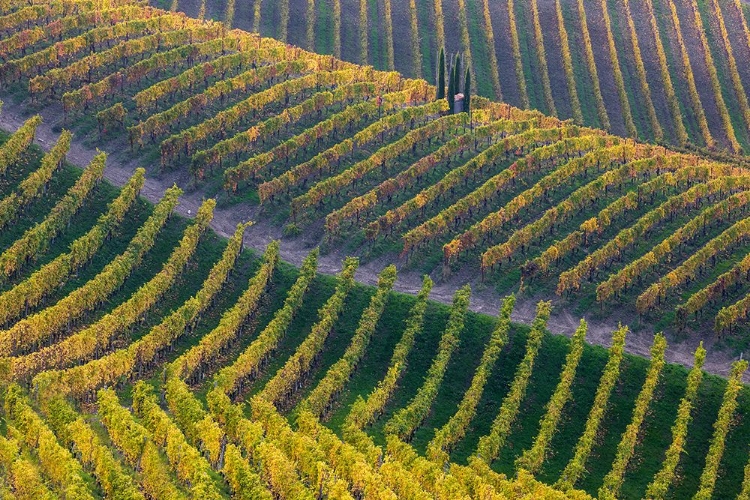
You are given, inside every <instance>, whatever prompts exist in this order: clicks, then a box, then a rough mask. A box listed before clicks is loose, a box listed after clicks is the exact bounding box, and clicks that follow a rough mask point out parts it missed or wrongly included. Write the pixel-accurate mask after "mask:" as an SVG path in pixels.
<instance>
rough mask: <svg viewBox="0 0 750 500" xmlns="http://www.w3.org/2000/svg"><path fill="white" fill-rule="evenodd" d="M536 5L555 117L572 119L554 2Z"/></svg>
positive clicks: (544, 0) (539, 1)
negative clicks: (555, 112)
mask: <svg viewBox="0 0 750 500" xmlns="http://www.w3.org/2000/svg"><path fill="white" fill-rule="evenodd" d="M537 3H538V5H539V22H540V23H541V25H542V32H543V33H544V48H545V52H546V53H547V68H548V70H549V81H550V86H551V87H552V97H553V99H554V101H555V107H556V108H557V115H558V117H559V118H563V119H565V118H572V117H573V111H572V109H571V107H570V95H569V94H568V81H567V79H566V77H565V67H564V66H563V58H562V49H561V47H560V43H561V42H560V30H559V29H558V27H557V12H556V11H555V0H538V2H537Z"/></svg>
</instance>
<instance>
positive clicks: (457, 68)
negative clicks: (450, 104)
mask: <svg viewBox="0 0 750 500" xmlns="http://www.w3.org/2000/svg"><path fill="white" fill-rule="evenodd" d="M460 93H461V55H460V54H456V64H455V65H454V67H453V95H454V96H455V95H456V94H460Z"/></svg>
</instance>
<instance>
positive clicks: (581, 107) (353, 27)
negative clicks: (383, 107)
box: [153, 0, 750, 153]
mask: <svg viewBox="0 0 750 500" xmlns="http://www.w3.org/2000/svg"><path fill="white" fill-rule="evenodd" d="M153 3H154V4H157V5H159V6H162V7H164V8H167V9H168V8H170V7H172V8H176V9H178V10H180V11H184V12H186V13H188V14H189V15H192V16H194V17H201V18H202V17H204V16H205V18H206V19H209V18H213V19H216V20H218V21H224V22H226V20H227V19H230V21H229V25H231V26H232V27H238V28H242V29H245V30H247V31H255V32H259V33H260V34H262V35H263V36H270V37H274V38H277V39H280V40H283V41H288V42H289V43H292V44H295V45H298V46H300V47H304V48H307V49H310V50H312V51H314V52H319V53H326V54H333V55H336V56H337V57H340V58H343V59H345V60H347V61H352V62H356V63H360V64H364V65H373V66H374V67H375V68H377V69H381V70H393V69H395V70H397V71H399V72H401V73H402V74H404V75H409V76H412V77H417V78H422V77H424V78H426V79H427V80H428V81H430V82H431V83H435V79H436V70H435V68H436V67H437V56H438V52H439V50H440V47H445V49H446V51H447V53H448V54H452V53H458V52H460V53H462V54H464V56H465V59H466V60H467V61H469V62H471V63H472V66H471V69H472V75H473V76H474V77H475V78H474V80H473V81H474V82H475V90H476V91H477V92H478V93H479V94H480V95H483V96H486V97H489V98H493V99H498V100H502V101H505V102H509V103H511V104H513V105H515V106H518V107H520V108H534V109H538V110H540V111H542V112H544V113H546V114H549V115H556V116H558V117H560V118H564V119H568V118H571V119H573V120H574V121H575V122H576V123H579V124H582V125H587V126H591V127H598V128H603V129H606V130H609V131H611V132H612V133H614V134H617V135H621V136H630V137H638V138H640V139H642V140H644V141H654V140H656V141H659V142H662V143H665V144H672V145H675V146H685V145H690V146H691V147H694V148H695V147H697V148H708V149H723V150H727V151H734V152H738V153H742V152H744V151H748V146H749V145H750V143H749V142H748V141H750V135H748V134H750V132H749V131H750V107H749V106H748V99H747V91H746V90H747V89H748V86H750V70H748V69H747V68H748V67H750V64H748V61H750V32H749V31H748V27H747V17H748V6H747V4H746V3H744V2H743V0H729V1H721V0H646V1H641V2H632V1H629V0H601V1H593V2H584V1H582V0H573V1H561V0H533V1H525V2H519V1H513V0H510V1H508V2H491V1H488V0H459V1H454V2H445V1H444V0H411V1H409V2H406V1H403V2H392V1H391V0H378V1H373V2H359V1H357V0H309V1H307V0H289V1H286V0H285V1H282V2H276V1H271V0H254V1H253V2H249V3H246V4H242V3H236V2H233V1H231V0H230V1H227V0H178V1H176V2H171V3H170V2H164V1H162V2H159V1H155V2H153ZM364 6H366V8H365V7H364ZM290 13H292V14H293V15H290ZM363 26H365V28H364V29H363ZM393 33H398V36H395V37H394V36H393Z"/></svg>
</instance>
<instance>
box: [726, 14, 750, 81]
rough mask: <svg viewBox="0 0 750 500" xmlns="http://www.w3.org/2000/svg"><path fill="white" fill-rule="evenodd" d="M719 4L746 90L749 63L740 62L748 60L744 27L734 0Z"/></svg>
mask: <svg viewBox="0 0 750 500" xmlns="http://www.w3.org/2000/svg"><path fill="white" fill-rule="evenodd" d="M719 4H720V5H721V12H722V13H723V14H724V22H725V23H726V25H727V31H728V32H729V39H730V40H731V43H732V50H733V51H734V57H735V58H736V59H737V69H738V71H739V73H740V77H741V79H742V84H743V85H744V87H745V90H746V91H747V90H748V89H750V64H742V63H741V61H750V44H748V39H747V36H746V35H745V28H744V27H743V26H742V18H741V17H740V11H739V10H737V9H736V8H735V7H734V2H719Z"/></svg>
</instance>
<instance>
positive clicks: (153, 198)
mask: <svg viewBox="0 0 750 500" xmlns="http://www.w3.org/2000/svg"><path fill="white" fill-rule="evenodd" d="M41 114H42V118H43V123H42V124H41V125H40V126H39V127H38V128H37V132H36V142H37V143H38V144H39V145H40V146H41V147H42V148H44V149H45V150H47V149H49V148H50V147H52V145H54V143H55V141H56V140H57V137H58V135H59V134H58V133H56V132H54V131H53V127H54V125H55V124H56V122H57V119H58V117H59V116H60V110H59V109H56V106H50V107H49V108H47V109H46V110H45V111H44V112H43V113H41ZM24 115H25V113H24V108H23V106H21V105H14V104H13V103H11V102H10V99H8V100H6V102H5V103H4V105H3V108H2V112H1V113H0V128H2V129H3V130H6V131H9V132H12V131H15V130H16V129H18V127H20V126H21V125H22V124H23V122H24V121H25V117H24ZM104 149H105V150H106V148H104ZM95 154H96V150H94V149H91V148H88V147H86V146H85V145H83V144H82V143H81V142H80V141H76V140H74V141H73V143H72V144H71V147H70V152H69V153H68V156H67V159H68V161H69V162H70V163H72V164H74V165H77V166H79V167H81V168H83V167H85V166H86V165H88V163H89V162H90V161H91V159H92V158H93V157H94V155H95ZM113 156H114V155H111V156H110V157H109V159H108V161H107V167H106V169H105V171H104V176H105V178H106V179H107V180H109V181H110V182H111V183H113V184H115V185H117V186H122V185H123V184H125V183H126V182H127V180H128V179H129V178H130V176H131V175H132V173H133V171H134V170H135V169H136V167H137V166H139V165H140V163H139V162H137V161H132V162H129V163H123V162H120V161H118V160H117V159H116V158H114V157H113ZM175 182H176V183H177V184H178V185H182V184H184V182H185V179H184V176H179V175H177V176H174V177H169V178H162V179H156V178H153V177H148V178H147V179H146V182H145V184H144V186H143V189H142V190H141V194H142V195H143V196H144V197H145V198H146V199H147V200H149V201H150V202H152V203H155V202H157V201H158V200H159V199H160V198H161V196H162V195H163V193H164V191H165V190H166V189H167V188H168V187H170V186H172V184H173V183H175ZM201 202H202V194H201V193H200V192H199V191H194V192H186V193H185V194H184V195H183V196H182V197H181V198H180V205H179V206H178V207H177V212H178V213H180V214H181V215H184V216H186V217H190V216H193V215H194V214H195V212H196V211H197V209H198V207H199V206H200V204H201ZM256 213H257V210H256V208H255V207H252V206H237V207H230V208H225V209H217V210H216V211H215V212H214V219H213V222H212V224H211V227H212V228H213V229H214V231H216V232H217V233H218V234H220V235H222V236H225V237H228V236H231V235H232V233H234V230H235V228H236V226H237V224H238V223H240V222H246V221H248V220H253V219H254V217H255V214H256ZM273 239H280V240H281V252H280V254H281V258H282V259H283V260H285V261H287V262H290V263H292V264H294V265H297V266H299V265H300V264H301V262H302V259H303V258H304V257H305V256H306V255H307V253H308V252H309V251H310V250H311V249H312V248H313V247H314V246H315V245H316V244H317V242H315V241H310V240H305V239H304V237H298V238H293V239H289V238H282V234H281V228H279V227H277V226H274V225H272V224H270V223H268V222H265V221H256V224H254V225H253V226H251V227H250V228H249V229H248V230H247V231H246V232H245V244H246V245H247V246H249V247H252V248H254V249H256V250H259V251H262V250H263V249H265V247H266V245H268V243H269V242H270V241H272V240H273ZM343 258H344V255H343V253H341V252H336V251H334V252H331V253H329V254H327V255H324V256H321V258H320V260H319V264H318V269H319V271H320V272H323V273H326V274H335V273H336V272H338V271H339V270H340V269H341V262H342V260H343ZM387 264H388V262H386V261H384V260H375V261H372V262H368V263H366V264H363V265H362V266H361V267H360V268H359V270H358V271H357V275H356V279H357V281H359V282H361V283H365V284H368V285H374V284H375V283H376V282H377V276H378V273H379V272H380V270H381V269H383V267H385V266H386V265H387ZM396 264H397V265H398V264H399V263H396ZM466 282H469V283H470V284H471V285H472V289H473V290H474V292H473V293H472V297H471V305H470V308H471V310H473V311H476V312H480V313H484V314H490V315H493V316H494V315H496V314H497V311H498V309H499V307H500V302H501V296H500V295H499V294H498V293H497V292H495V291H494V290H492V289H491V288H489V287H486V286H484V285H483V284H482V283H481V282H480V281H479V278H478V276H466V275H456V276H453V277H452V278H450V279H449V280H447V281H441V282H439V283H436V284H435V286H434V287H433V289H432V293H431V295H430V298H431V299H433V300H436V301H438V302H442V303H446V304H449V303H450V302H451V300H452V297H453V293H454V291H455V290H456V289H457V288H459V287H461V286H463V285H464V284H465V283H466ZM421 283H422V276H421V275H420V274H419V273H417V272H414V271H403V270H402V271H400V272H399V277H398V280H397V281H396V285H395V287H394V288H395V290H397V291H399V292H404V293H411V294H416V293H417V292H418V291H419V289H420V287H421ZM535 307H536V306H535V303H534V301H533V300H531V299H530V298H528V297H523V296H521V297H519V298H518V300H517V301H516V308H515V310H514V312H513V316H512V318H513V320H514V321H517V322H520V323H526V324H529V323H531V321H532V320H533V319H534V312H535ZM586 320H587V321H588V325H589V330H588V335H587V340H588V342H589V343H592V344H597V345H603V346H609V345H610V340H611V335H612V332H613V331H614V330H615V329H616V328H617V324H616V323H615V322H614V321H612V322H607V321H601V320H595V319H591V318H586ZM578 323H579V318H577V317H574V316H573V315H572V314H570V312H569V311H566V310H564V309H562V308H560V307H558V308H556V309H553V315H552V317H551V318H550V320H549V323H548V326H549V329H550V331H553V332H555V333H562V334H566V335H568V336H569V335H571V334H572V333H573V332H574V331H575V329H576V328H577V327H578ZM652 339H653V331H647V330H645V329H644V330H642V331H639V332H638V333H632V332H631V333H630V334H629V336H628V340H627V342H626V349H627V351H628V352H630V353H633V354H638V355H641V356H648V353H649V349H650V346H651V341H652ZM699 340H700V339H697V338H696V339H689V340H686V341H683V342H676V341H674V339H672V341H671V342H670V345H669V348H668V350H667V355H666V358H667V360H668V361H669V362H672V363H680V364H683V365H686V366H691V365H692V361H693V352H694V351H695V348H696V347H697V345H698V342H699ZM714 343H715V342H714V339H713V338H711V339H707V340H704V345H705V347H706V349H707V350H708V356H707V357H706V363H705V369H706V370H707V371H708V372H710V373H714V374H718V375H722V376H726V375H727V374H728V373H729V370H730V367H731V363H732V361H733V360H734V359H733V358H732V357H731V356H730V355H729V353H727V352H724V351H718V350H715V349H712V346H713V344H714ZM745 381H746V382H750V374H746V375H745Z"/></svg>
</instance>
